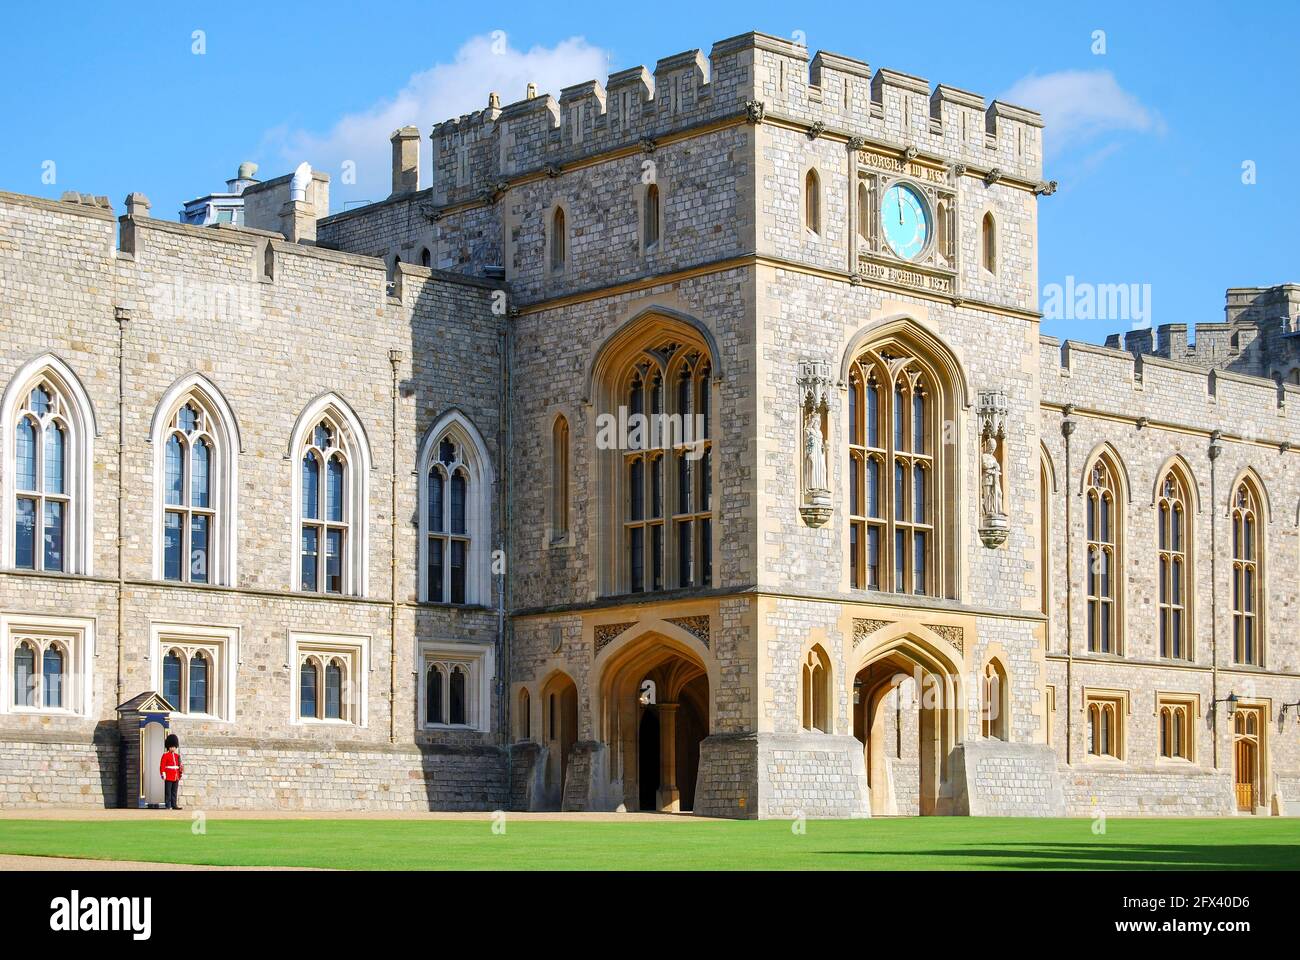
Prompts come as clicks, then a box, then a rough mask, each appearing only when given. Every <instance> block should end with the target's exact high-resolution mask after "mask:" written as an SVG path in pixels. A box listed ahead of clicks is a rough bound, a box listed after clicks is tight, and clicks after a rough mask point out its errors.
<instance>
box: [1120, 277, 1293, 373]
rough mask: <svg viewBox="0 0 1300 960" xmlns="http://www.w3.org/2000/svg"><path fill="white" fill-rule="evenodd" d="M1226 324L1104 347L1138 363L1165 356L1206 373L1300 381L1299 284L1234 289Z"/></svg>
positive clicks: (1130, 336)
mask: <svg viewBox="0 0 1300 960" xmlns="http://www.w3.org/2000/svg"><path fill="white" fill-rule="evenodd" d="M1224 317H1225V322H1221V323H1198V324H1195V325H1194V326H1193V327H1192V328H1191V332H1192V333H1193V335H1194V340H1190V341H1189V339H1188V326H1187V324H1185V323H1162V324H1160V326H1158V327H1156V328H1155V330H1154V331H1152V330H1151V329H1150V328H1144V329H1138V330H1129V331H1127V332H1126V333H1123V334H1119V333H1112V334H1110V335H1109V336H1108V337H1106V343H1105V345H1106V346H1107V347H1109V348H1111V349H1116V350H1125V351H1127V352H1128V353H1131V354H1133V355H1134V356H1135V357H1138V358H1139V359H1140V358H1142V357H1160V358H1163V359H1165V360H1172V361H1176V362H1179V363H1186V364H1191V365H1193V366H1196V367H1200V368H1203V369H1218V370H1227V371H1233V372H1236V373H1241V374H1243V375H1245V376H1253V377H1264V378H1266V379H1279V378H1280V379H1283V380H1285V381H1287V382H1289V383H1297V382H1300V379H1297V377H1298V374H1297V371H1298V370H1300V284H1294V283H1284V284H1278V285H1277V286H1272V287H1231V288H1229V289H1228V291H1227V292H1226V294H1225V295H1224Z"/></svg>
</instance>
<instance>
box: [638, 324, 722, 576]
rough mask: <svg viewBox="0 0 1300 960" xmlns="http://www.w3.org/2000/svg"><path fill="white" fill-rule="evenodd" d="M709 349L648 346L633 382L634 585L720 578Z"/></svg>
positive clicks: (674, 345)
mask: <svg viewBox="0 0 1300 960" xmlns="http://www.w3.org/2000/svg"><path fill="white" fill-rule="evenodd" d="M710 376H711V371H710V365H709V360H708V357H707V355H706V354H705V353H704V352H702V351H700V350H698V349H691V348H686V347H683V346H682V345H681V344H678V343H666V344H664V345H662V346H661V347H659V348H657V349H653V350H647V351H645V352H643V353H642V355H641V356H640V357H638V358H637V360H636V361H635V362H634V363H633V365H632V368H631V370H630V372H629V376H628V380H627V386H626V393H625V397H626V409H627V423H628V425H629V429H628V436H627V438H626V446H625V448H624V451H623V477H624V491H625V497H624V517H623V543H624V550H625V557H626V571H627V589H628V590H629V591H630V592H632V593H641V592H643V591H655V590H665V589H670V588H677V587H702V586H709V585H711V584H712V583H713V445H712V440H711V439H710V436H709V412H708V411H709V389H710V388H709V378H710Z"/></svg>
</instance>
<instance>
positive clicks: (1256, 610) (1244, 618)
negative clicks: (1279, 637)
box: [1232, 480, 1264, 666]
mask: <svg viewBox="0 0 1300 960" xmlns="http://www.w3.org/2000/svg"><path fill="white" fill-rule="evenodd" d="M1260 560H1261V553H1260V496H1259V493H1258V492H1257V491H1256V489H1255V486H1254V484H1252V483H1251V482H1250V481H1249V480H1242V481H1241V482H1239V483H1238V484H1237V485H1236V487H1235V488H1234V489H1233V492H1232V659H1233V661H1234V662H1235V663H1243V664H1250V665H1254V666H1258V665H1259V664H1260V663H1261V659H1260V634H1261V630H1260V626H1261V619H1260V612H1261V610H1262V609H1263V606H1264V604H1263V601H1264V592H1263V583H1262V579H1261V577H1260Z"/></svg>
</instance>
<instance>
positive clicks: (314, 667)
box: [298, 659, 320, 718]
mask: <svg viewBox="0 0 1300 960" xmlns="http://www.w3.org/2000/svg"><path fill="white" fill-rule="evenodd" d="M319 691H320V663H319V661H317V660H315V659H307V660H304V661H303V662H302V666H300V667H299V668H298V715H299V716H300V717H310V718H314V717H315V716H316V707H317V702H318V700H319V699H320V698H319Z"/></svg>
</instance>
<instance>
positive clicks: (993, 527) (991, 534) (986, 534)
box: [980, 516, 1010, 550]
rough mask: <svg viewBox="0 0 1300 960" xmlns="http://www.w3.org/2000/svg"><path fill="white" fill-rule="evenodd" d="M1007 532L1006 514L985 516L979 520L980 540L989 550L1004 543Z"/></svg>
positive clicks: (1008, 529)
mask: <svg viewBox="0 0 1300 960" xmlns="http://www.w3.org/2000/svg"><path fill="white" fill-rule="evenodd" d="M1009 532H1010V526H1009V525H1008V523H1007V518H1006V516H1000V517H985V518H984V519H983V520H981V521H980V541H981V542H982V543H983V544H984V546H986V547H988V548H989V549H990V550H992V549H995V548H997V547H1000V546H1002V544H1004V543H1006V542H1007V533H1009Z"/></svg>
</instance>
